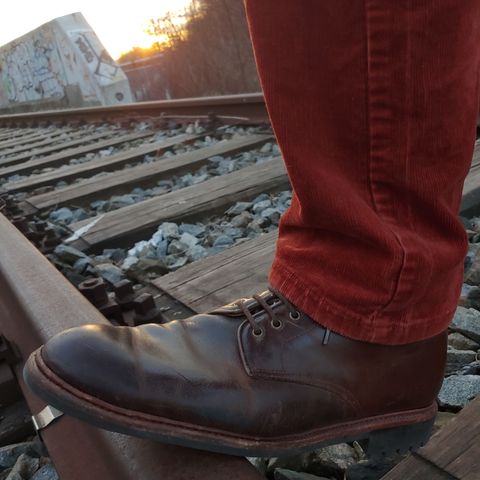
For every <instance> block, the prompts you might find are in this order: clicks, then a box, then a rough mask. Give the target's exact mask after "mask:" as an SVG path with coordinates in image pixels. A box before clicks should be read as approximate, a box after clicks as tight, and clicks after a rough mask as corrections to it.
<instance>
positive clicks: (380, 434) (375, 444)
mask: <svg viewBox="0 0 480 480" xmlns="http://www.w3.org/2000/svg"><path fill="white" fill-rule="evenodd" d="M434 422H435V418H432V419H431V420H427V421H426V422H422V423H415V424H413V425H405V426H403V427H395V428H388V429H385V430H377V431H376V432H372V433H371V434H370V435H369V439H368V450H367V454H368V456H369V457H370V458H381V457H383V456H388V455H391V454H395V453H398V454H404V453H407V452H409V451H414V450H417V449H419V448H420V447H423V445H425V444H426V443H427V442H428V440H429V438H430V436H431V435H432V429H433V424H434Z"/></svg>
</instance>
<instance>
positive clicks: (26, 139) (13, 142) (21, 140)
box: [0, 128, 72, 149]
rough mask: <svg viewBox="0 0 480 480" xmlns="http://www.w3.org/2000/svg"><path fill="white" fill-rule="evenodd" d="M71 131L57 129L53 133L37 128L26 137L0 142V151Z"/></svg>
mask: <svg viewBox="0 0 480 480" xmlns="http://www.w3.org/2000/svg"><path fill="white" fill-rule="evenodd" d="M71 131H72V129H71V128H69V129H61V128H59V129H57V130H55V131H50V130H46V129H41V128H39V129H38V130H35V131H34V132H32V133H29V134H28V135H23V136H21V137H16V138H10V139H8V140H3V141H0V149H3V148H8V147H12V146H15V145H23V144H24V143H26V142H31V141H34V140H37V139H40V138H43V137H46V136H58V135H61V134H62V133H68V132H71Z"/></svg>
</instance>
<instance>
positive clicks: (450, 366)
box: [446, 347, 477, 375]
mask: <svg viewBox="0 0 480 480" xmlns="http://www.w3.org/2000/svg"><path fill="white" fill-rule="evenodd" d="M476 358H477V353H476V352H474V351H473V350H457V349H456V348H452V347H448V352H447V368H446V374H447V375H452V374H453V373H455V372H458V371H459V370H460V369H461V368H462V367H464V366H465V365H468V364H470V363H472V362H474V361H475V359H476Z"/></svg>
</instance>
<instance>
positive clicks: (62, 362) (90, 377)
mask: <svg viewBox="0 0 480 480" xmlns="http://www.w3.org/2000/svg"><path fill="white" fill-rule="evenodd" d="M126 336H128V337H130V332H129V330H128V329H124V328H119V327H113V326H110V325H85V326H82V327H75V328H72V329H69V330H66V331H64V332H62V333H60V334H58V335H56V336H55V337H53V338H52V339H51V340H49V341H48V342H47V343H46V345H45V346H44V347H43V349H42V358H43V361H44V362H45V364H46V365H47V367H48V368H49V369H50V370H52V371H53V372H54V373H55V374H56V375H58V376H59V377H60V378H61V379H62V380H64V381H66V382H67V383H68V384H70V385H71V386H73V387H75V388H77V389H79V390H81V391H82V392H85V393H88V394H92V395H95V396H96V397H99V398H102V399H104V400H106V401H112V400H113V399H114V398H115V397H117V395H118V391H119V387H120V386H121V385H135V384H136V383H137V381H136V379H135V372H134V368H132V365H131V360H130V355H129V354H128V353H129V345H131V342H129V341H128V339H126V338H125V337H126ZM115 392H116V393H115Z"/></svg>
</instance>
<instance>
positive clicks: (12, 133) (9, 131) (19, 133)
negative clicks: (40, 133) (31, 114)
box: [0, 128, 37, 141]
mask: <svg viewBox="0 0 480 480" xmlns="http://www.w3.org/2000/svg"><path fill="white" fill-rule="evenodd" d="M36 130H37V129H36V128H24V129H19V128H2V130H1V132H0V133H1V135H0V141H1V140H7V139H10V138H18V137H23V136H24V135H29V134H31V133H32V132H35V131H36Z"/></svg>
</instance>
